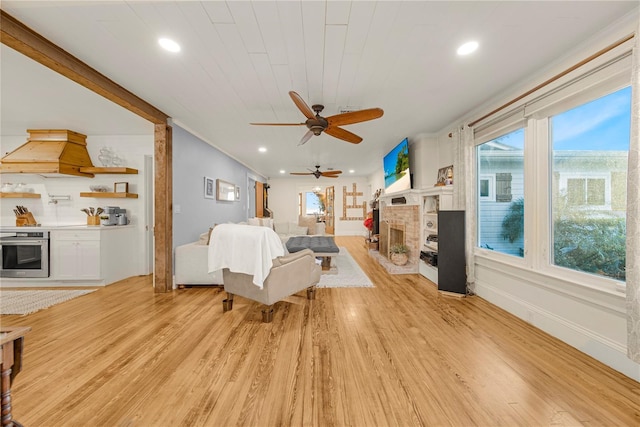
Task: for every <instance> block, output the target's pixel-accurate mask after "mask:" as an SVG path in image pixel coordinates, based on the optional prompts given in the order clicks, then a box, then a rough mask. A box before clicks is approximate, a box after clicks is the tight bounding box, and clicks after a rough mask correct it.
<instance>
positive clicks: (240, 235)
mask: <svg viewBox="0 0 640 427" xmlns="http://www.w3.org/2000/svg"><path fill="white" fill-rule="evenodd" d="M208 264H209V272H210V273H211V272H215V271H220V270H221V271H222V274H223V283H224V290H225V291H226V292H227V299H226V300H224V301H223V311H224V312H226V311H229V310H231V309H232V308H233V298H234V296H235V295H238V296H241V297H244V298H248V299H251V300H254V301H257V302H259V303H262V304H265V305H266V306H267V307H266V308H265V309H263V310H262V320H263V321H264V322H266V323H269V322H271V320H272V319H273V304H275V303H276V302H278V301H280V300H282V299H284V298H286V297H288V296H290V295H293V294H295V293H298V292H300V291H302V290H305V289H306V290H307V298H309V299H314V297H315V285H317V284H318V282H319V281H320V273H321V268H320V266H319V265H317V264H316V258H315V256H314V253H313V251H311V250H308V249H307V250H302V251H299V252H296V253H293V254H285V250H284V245H283V244H282V242H281V240H280V238H279V237H278V235H277V234H276V232H275V231H273V230H272V229H271V228H268V227H257V226H251V225H235V224H221V225H218V226H217V227H216V228H215V229H214V230H213V232H212V233H211V240H210V243H209V263H208Z"/></svg>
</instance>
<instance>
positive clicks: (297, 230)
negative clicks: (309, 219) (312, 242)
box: [289, 225, 308, 236]
mask: <svg viewBox="0 0 640 427" xmlns="http://www.w3.org/2000/svg"><path fill="white" fill-rule="evenodd" d="M307 231H308V228H307V227H300V226H299V225H292V226H291V228H290V229H289V232H290V233H291V234H293V235H295V236H306V234H307Z"/></svg>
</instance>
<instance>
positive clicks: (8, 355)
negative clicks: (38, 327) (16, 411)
mask: <svg viewBox="0 0 640 427" xmlns="http://www.w3.org/2000/svg"><path fill="white" fill-rule="evenodd" d="M30 330H31V328H30V327H29V326H10V327H3V328H0V362H1V365H0V370H1V371H2V373H1V381H2V425H3V426H17V427H22V425H21V424H20V423H18V422H17V421H14V420H13V417H12V416H11V385H12V384H13V379H14V378H15V377H16V375H18V373H19V372H20V370H21V369H22V349H23V345H24V335H25V334H26V333H27V332H29V331H30Z"/></svg>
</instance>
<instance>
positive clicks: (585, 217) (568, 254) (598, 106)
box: [549, 87, 631, 280]
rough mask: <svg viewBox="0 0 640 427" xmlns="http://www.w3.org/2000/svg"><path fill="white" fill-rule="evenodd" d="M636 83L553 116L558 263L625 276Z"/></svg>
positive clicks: (554, 253)
mask: <svg viewBox="0 0 640 427" xmlns="http://www.w3.org/2000/svg"><path fill="white" fill-rule="evenodd" d="M630 121H631V88H630V87H628V88H625V89H622V90H619V91H617V92H614V93H612V94H610V95H607V96H604V97H602V98H599V99H596V100H594V101H591V102H589V103H586V104H583V105H580V106H578V107H576V108H573V109H571V110H568V111H565V112H562V113H560V114H557V115H554V116H552V117H550V119H549V126H550V140H551V146H552V150H553V154H552V165H551V174H552V179H551V181H552V189H553V191H552V193H551V196H552V201H551V204H552V227H553V230H552V236H553V237H552V241H553V251H552V260H551V262H552V264H554V265H557V266H561V267H566V268H570V269H573V270H578V271H584V272H588V273H593V274H597V275H601V276H605V277H611V278H614V279H618V280H625V261H626V260H625V245H626V229H625V221H626V205H627V201H626V182H627V157H628V153H629V136H630Z"/></svg>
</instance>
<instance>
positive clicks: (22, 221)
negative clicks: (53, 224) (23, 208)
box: [16, 212, 37, 227]
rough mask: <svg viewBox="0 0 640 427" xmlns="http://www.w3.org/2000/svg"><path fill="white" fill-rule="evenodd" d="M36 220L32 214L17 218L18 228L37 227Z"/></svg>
mask: <svg viewBox="0 0 640 427" xmlns="http://www.w3.org/2000/svg"><path fill="white" fill-rule="evenodd" d="M36 224H37V222H36V219H35V218H34V217H33V214H32V213H31V212H27V213H25V214H22V215H18V216H17V217H16V227H24V226H26V225H36Z"/></svg>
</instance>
